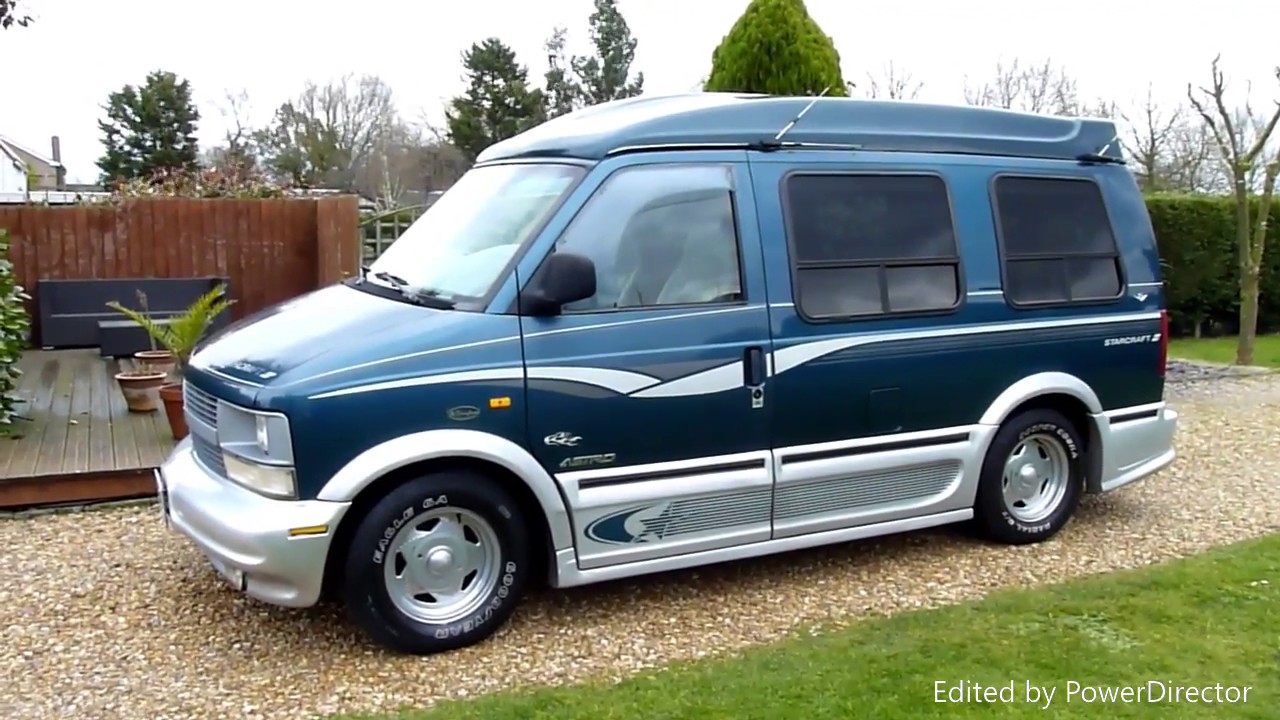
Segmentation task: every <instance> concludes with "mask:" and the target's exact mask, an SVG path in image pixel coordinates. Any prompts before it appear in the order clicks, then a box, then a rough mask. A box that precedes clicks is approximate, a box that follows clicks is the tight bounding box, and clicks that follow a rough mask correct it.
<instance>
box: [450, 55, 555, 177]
mask: <svg viewBox="0 0 1280 720" xmlns="http://www.w3.org/2000/svg"><path fill="white" fill-rule="evenodd" d="M462 65H463V68H464V69H465V74H464V75H463V79H464V80H465V81H466V83H467V91H466V92H465V93H463V94H462V95H460V96H458V97H455V98H454V99H453V100H451V101H450V102H449V107H448V108H447V109H446V110H445V120H446V122H447V127H448V130H447V134H448V137H449V142H450V143H452V144H453V145H454V146H455V147H457V148H458V149H459V150H461V151H462V153H463V155H465V156H466V158H467V160H468V161H471V160H475V158H476V156H477V155H479V154H480V153H481V151H483V150H484V149H485V148H487V147H489V146H490V145H492V144H494V143H496V142H499V141H501V140H506V139H507V138H509V137H513V136H515V135H518V134H520V133H521V132H524V131H525V130H527V129H529V128H531V127H533V126H534V125H537V124H538V123H540V122H542V121H543V120H544V119H545V114H544V109H543V94H542V91H541V90H540V89H538V88H531V87H529V71H528V69H527V68H525V67H524V66H523V65H520V64H518V63H517V62H516V54H515V51H514V50H512V49H511V48H509V47H507V45H506V44H504V43H503V42H502V41H501V40H499V39H498V38H488V39H486V40H484V41H482V42H479V43H472V45H471V47H470V49H468V50H467V51H466V52H464V53H462Z"/></svg>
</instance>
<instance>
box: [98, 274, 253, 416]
mask: <svg viewBox="0 0 1280 720" xmlns="http://www.w3.org/2000/svg"><path fill="white" fill-rule="evenodd" d="M226 292H227V286H226V285H218V286H217V287H215V288H213V289H212V290H210V291H209V292H207V293H205V294H204V295H202V296H200V297H199V298H198V299H197V300H196V301H195V302H193V303H191V305H190V306H188V307H187V309H186V310H184V311H183V312H182V314H180V315H176V316H174V317H172V318H169V321H168V322H167V323H165V324H161V323H158V322H156V321H154V320H152V319H151V318H150V317H148V316H147V315H145V314H143V313H140V312H138V311H137V310H133V309H131V308H127V307H124V306H123V305H121V304H120V303H118V302H114V301H113V302H109V303H107V305H108V306H109V307H110V308H111V309H113V310H115V311H117V312H119V313H122V314H123V315H124V316H125V317H128V318H129V319H130V320H132V321H134V322H136V323H138V325H140V326H142V329H143V330H146V331H147V334H148V335H150V336H151V337H152V339H153V340H154V341H155V342H157V343H159V344H160V345H162V346H164V349H165V350H167V351H168V352H169V353H171V354H172V356H173V361H174V367H175V369H176V371H177V377H178V382H176V383H167V384H163V385H162V386H161V387H160V400H161V401H162V402H163V403H164V413H165V415H166V416H167V417H168V419H169V429H170V430H171V431H172V432H173V437H174V439H177V440H181V439H182V438H184V437H186V436H187V420H186V418H185V417H183V414H182V411H183V407H182V371H183V369H184V368H186V366H187V362H188V361H189V360H190V359H191V353H193V352H194V351H195V349H196V345H197V344H199V342H200V340H201V338H203V337H204V333H205V331H206V330H208V329H209V325H211V324H212V323H213V320H214V318H216V317H218V315H221V314H222V313H223V312H225V311H226V310H227V308H229V307H231V306H232V305H233V304H235V300H231V299H228V298H227V297H226ZM122 387H123V386H122Z"/></svg>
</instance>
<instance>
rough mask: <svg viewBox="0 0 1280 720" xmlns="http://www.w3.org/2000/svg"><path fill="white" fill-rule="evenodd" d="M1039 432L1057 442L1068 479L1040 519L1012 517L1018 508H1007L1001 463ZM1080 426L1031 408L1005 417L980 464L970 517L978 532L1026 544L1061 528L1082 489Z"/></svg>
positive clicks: (1072, 509)
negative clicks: (1049, 509)
mask: <svg viewBox="0 0 1280 720" xmlns="http://www.w3.org/2000/svg"><path fill="white" fill-rule="evenodd" d="M1038 434H1040V435H1043V436H1045V437H1047V438H1052V439H1053V440H1056V441H1057V442H1058V443H1059V444H1060V448H1061V450H1062V451H1063V454H1064V455H1065V457H1066V458H1067V462H1066V466H1067V472H1068V477H1067V481H1066V485H1065V487H1064V488H1063V492H1062V495H1061V497H1060V498H1058V499H1057V502H1056V503H1055V504H1054V506H1053V508H1052V510H1051V511H1049V512H1048V513H1047V514H1046V515H1045V516H1044V517H1041V518H1036V519H1035V520H1034V521H1031V522H1028V521H1026V520H1025V519H1019V517H1017V514H1018V509H1017V508H1013V509H1012V511H1011V508H1010V507H1009V506H1008V503H1006V501H1005V498H1004V468H1005V463H1006V461H1007V460H1008V458H1009V457H1010V455H1011V454H1012V453H1013V452H1014V450H1015V449H1016V448H1018V446H1019V445H1021V444H1022V442H1023V441H1024V440H1026V439H1027V438H1028V437H1031V436H1032V435H1038ZM1084 449H1085V445H1084V440H1083V438H1082V437H1081V436H1080V430H1079V429H1078V428H1076V426H1075V423H1073V422H1071V420H1070V419H1068V418H1067V417H1066V416H1064V415H1063V414H1062V413H1060V412H1057V411H1056V410H1050V409H1047V408H1044V409H1034V410H1028V411H1025V412H1021V413H1018V414H1017V415H1014V416H1013V417H1010V418H1009V419H1007V420H1005V422H1004V424H1003V425H1001V426H1000V429H999V430H998V431H997V432H996V436H995V438H994V439H992V441H991V446H990V447H989V448H988V449H987V456H986V459H985V460H983V463H982V476H981V478H979V481H978V494H977V498H976V500H975V503H974V515H975V517H976V520H977V525H978V528H979V529H980V531H981V532H982V533H983V534H984V535H985V536H986V537H988V538H990V539H991V540H994V541H996V542H1000V543H1005V544H1008V545H1026V544H1029V543H1037V542H1043V541H1045V540H1048V539H1049V538H1051V537H1053V536H1054V535H1056V534H1058V531H1060V530H1062V528H1063V527H1065V526H1066V524H1067V523H1068V522H1070V520H1071V517H1072V515H1074V514H1075V511H1076V507H1077V506H1078V505H1079V504H1080V496H1081V493H1082V492H1083V491H1084V479H1085V475H1084V472H1085V467H1087V465H1086V463H1085V454H1084Z"/></svg>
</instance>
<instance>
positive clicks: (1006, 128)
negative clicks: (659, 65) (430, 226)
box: [478, 93, 1123, 162]
mask: <svg viewBox="0 0 1280 720" xmlns="http://www.w3.org/2000/svg"><path fill="white" fill-rule="evenodd" d="M811 102H812V103H813V107H811V108H809V110H808V112H806V113H805V114H804V116H803V117H802V118H800V120H799V121H798V122H796V123H795V125H794V126H793V127H792V128H791V129H790V130H788V131H787V133H786V134H785V135H784V136H783V138H782V143H784V145H785V144H800V145H802V146H803V145H827V146H840V147H848V148H851V149H854V148H856V149H861V150H869V151H876V150H880V151H902V152H938V153H962V154H973V155H1003V156H1012V157H1025V158H1047V159H1058V160H1078V159H1082V158H1087V157H1092V159H1102V158H1105V159H1107V160H1110V161H1121V160H1122V159H1123V157H1122V155H1121V150H1120V141H1119V140H1118V139H1117V131H1116V126H1115V124H1114V123H1113V122H1111V121H1110V120H1102V119H1093V118H1066V117H1053V116H1048V115H1033V114H1029V113H1021V112H1014V111H1010V110H1001V109H996V108H987V107H973V106H968V105H932V104H926V103H916V102H904V101H900V100H858V99H851V98H829V97H822V98H818V99H817V100H816V101H815V100H814V98H812V97H774V96H768V95H743V94H733V93H690V94H686V95H669V96H661V97H637V98H629V99H626V100H615V101H613V102H609V103H604V104H601V105H595V106H592V107H589V108H585V109H583V110H578V111H576V112H572V113H569V114H568V115H562V116H560V117H558V118H555V119H553V120H550V121H548V122H545V123H543V124H541V125H539V126H537V127H534V128H532V129H530V130H528V131H526V132H524V133H521V134H520V135H517V136H515V137H513V138H510V139H508V140H504V141H502V142H499V143H496V144H494V145H492V146H490V147H489V148H488V149H486V150H485V151H484V152H482V153H481V154H480V157H479V158H478V161H479V162H486V161H490V160H502V159H514V158H534V157H544V158H545V157H572V158H582V159H586V160H600V159H603V158H605V157H608V156H609V155H614V154H617V153H620V152H626V151H630V150H636V149H642V148H662V147H752V146H765V145H768V144H769V143H771V142H773V140H774V138H775V137H776V136H777V134H778V133H779V132H780V131H781V130H782V129H783V128H785V127H786V126H787V124H788V123H790V122H791V121H793V120H795V118H796V116H797V115H799V114H800V112H801V111H802V110H804V109H805V107H806V106H808V105H809V104H810V103H811ZM1099 156H1101V157H1099Z"/></svg>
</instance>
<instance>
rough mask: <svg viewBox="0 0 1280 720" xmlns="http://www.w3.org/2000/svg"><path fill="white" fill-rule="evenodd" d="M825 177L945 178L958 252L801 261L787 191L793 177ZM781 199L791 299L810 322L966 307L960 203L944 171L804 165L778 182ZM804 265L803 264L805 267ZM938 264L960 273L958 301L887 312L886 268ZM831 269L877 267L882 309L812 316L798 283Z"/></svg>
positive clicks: (949, 312)
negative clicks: (805, 274)
mask: <svg viewBox="0 0 1280 720" xmlns="http://www.w3.org/2000/svg"><path fill="white" fill-rule="evenodd" d="M815 175H816V176H823V175H837V176H840V177H859V176H870V177H932V178H937V179H938V180H940V181H942V190H943V193H944V197H945V199H946V203H947V214H948V216H949V217H950V219H951V236H952V240H953V241H954V246H955V255H944V256H937V257H919V258H869V259H866V260H857V261H849V260H835V261H809V262H805V263H801V262H800V261H799V259H798V258H799V256H800V254H799V252H798V250H797V248H796V245H795V236H796V233H795V227H794V223H793V219H794V213H793V212H792V208H791V195H790V193H789V192H788V191H787V186H788V184H789V183H790V182H791V179H792V178H794V177H797V176H815ZM778 189H779V192H778V194H779V199H780V200H781V204H782V223H783V230H784V234H785V235H786V243H787V269H788V272H789V275H790V278H791V302H792V305H793V307H794V308H795V311H796V315H797V316H799V317H800V319H801V320H803V321H804V322H806V323H809V324H812V325H825V324H829V323H849V322H863V321H868V320H883V319H888V318H893V319H898V318H915V317H935V316H943V315H954V314H955V313H957V312H959V311H960V308H962V307H964V305H965V302H966V299H967V294H968V285H967V282H966V278H965V261H964V252H963V251H962V250H961V248H960V226H959V224H958V223H957V222H956V205H955V202H954V201H953V198H952V194H951V184H950V183H949V182H947V177H946V175H944V174H943V173H941V172H939V171H936V170H922V169H911V170H889V169H883V170H877V169H871V168H859V169H857V170H847V169H831V168H821V169H819V168H812V167H810V168H804V169H795V170H788V171H787V172H786V173H784V174H783V176H782V180H781V181H780V182H779V183H778ZM802 265H803V266H802ZM936 265H950V266H953V267H954V268H955V272H956V301H955V303H953V304H952V305H951V306H950V307H945V308H929V309H927V310H897V311H894V310H890V311H888V312H886V311H884V310H883V308H884V307H885V306H886V305H888V304H889V298H888V295H889V284H888V282H887V280H886V278H885V268H890V267H932V266H936ZM824 267H825V268H829V269H847V270H852V269H857V268H867V267H871V268H877V269H878V275H879V280H880V306H881V308H882V309H881V310H880V311H879V312H866V313H854V314H848V315H810V314H809V313H807V312H805V310H804V307H803V306H802V304H801V302H800V292H799V290H800V285H799V282H798V278H799V274H800V272H801V271H802V270H818V269H823V268H824Z"/></svg>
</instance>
